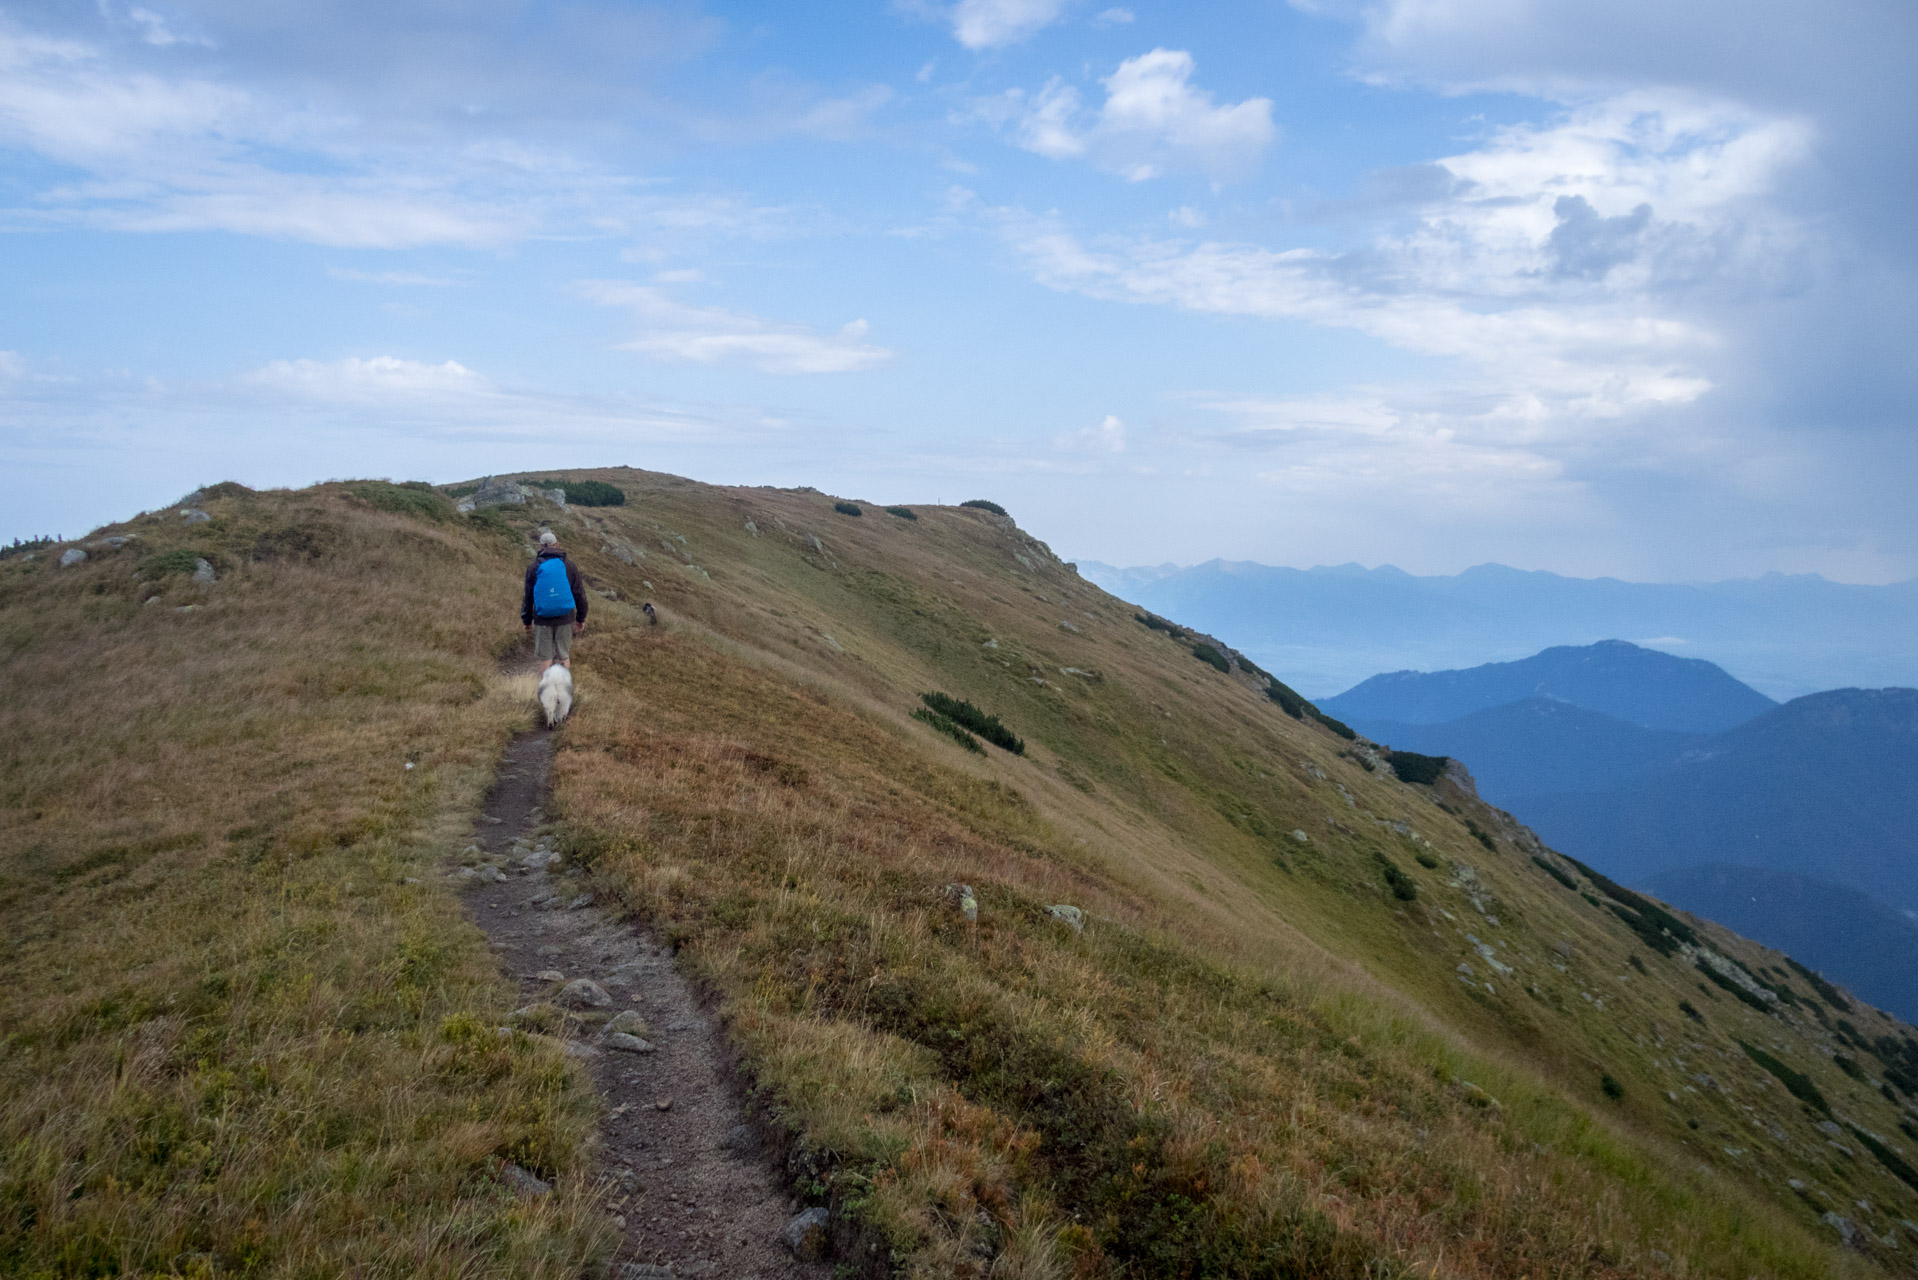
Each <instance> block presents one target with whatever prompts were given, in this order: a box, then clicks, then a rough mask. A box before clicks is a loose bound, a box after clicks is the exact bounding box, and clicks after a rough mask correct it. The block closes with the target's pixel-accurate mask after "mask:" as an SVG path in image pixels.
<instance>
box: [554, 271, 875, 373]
mask: <svg viewBox="0 0 1918 1280" xmlns="http://www.w3.org/2000/svg"><path fill="white" fill-rule="evenodd" d="M581 291H582V293H584V295H585V296H586V297H587V298H589V299H590V300H592V301H594V302H597V303H600V304H602V305H604V306H610V307H624V308H627V309H629V310H630V311H632V312H633V314H634V315H635V316H637V317H638V319H639V321H640V325H641V330H640V333H639V335H638V336H637V337H635V338H632V339H631V340H629V341H626V342H622V343H619V344H618V345H619V348H620V349H621V350H625V351H636V352H638V353H640V354H641V355H645V356H649V357H651V358H653V359H655V360H670V361H685V362H689V363H694V364H716V363H719V362H722V361H738V362H740V363H743V364H749V365H752V366H753V367H754V368H756V369H759V370H760V371H761V372H764V373H780V374H802V373H852V372H856V371H858V370H861V369H870V368H873V367H874V366H876V365H880V364H883V363H885V362H886V361H887V360H890V359H891V358H892V352H891V351H888V350H887V349H886V348H884V347H880V346H874V345H873V344H871V343H869V342H867V341H866V330H867V325H866V322H865V321H864V320H854V321H852V322H850V323H848V324H846V325H845V326H843V327H842V328H840V329H839V330H838V331H837V332H833V333H820V332H818V331H817V330H814V329H809V328H806V327H805V326H803V325H793V324H780V323H777V322H775V321H771V320H764V319H761V318H760V317H758V316H754V315H748V314H746V313H744V312H739V311H730V310H727V309H726V308H724V307H700V306H693V305H690V304H687V303H684V302H680V301H679V300H678V299H676V298H673V297H672V296H671V295H669V294H667V293H666V292H665V291H663V290H661V289H658V288H655V287H653V286H651V285H641V284H630V283H625V282H621V281H605V280H600V281H588V282H586V283H585V284H584V285H582V286H581Z"/></svg>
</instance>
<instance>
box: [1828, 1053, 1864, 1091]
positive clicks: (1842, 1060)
mask: <svg viewBox="0 0 1918 1280" xmlns="http://www.w3.org/2000/svg"><path fill="white" fill-rule="evenodd" d="M1831 1060H1832V1063H1833V1064H1834V1065H1835V1066H1836V1067H1837V1068H1838V1069H1839V1070H1840V1071H1842V1072H1844V1073H1845V1074H1846V1075H1848V1076H1850V1077H1851V1078H1852V1079H1854V1080H1856V1081H1857V1082H1858V1083H1859V1084H1864V1083H1865V1082H1866V1081H1865V1073H1864V1070H1863V1069H1862V1068H1860V1067H1859V1065H1858V1059H1856V1058H1854V1057H1851V1056H1850V1055H1849V1054H1843V1053H1834V1054H1833V1055H1832V1057H1831Z"/></svg>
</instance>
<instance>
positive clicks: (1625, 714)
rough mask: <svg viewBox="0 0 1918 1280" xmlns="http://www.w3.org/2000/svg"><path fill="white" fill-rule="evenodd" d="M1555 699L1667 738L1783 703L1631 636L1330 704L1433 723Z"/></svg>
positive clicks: (1425, 678)
mask: <svg viewBox="0 0 1918 1280" xmlns="http://www.w3.org/2000/svg"><path fill="white" fill-rule="evenodd" d="M1530 698H1549V699H1552V700H1554V701H1558V702H1565V703H1569V704H1571V705H1572V706H1574V707H1581V708H1583V709H1585V710H1587V711H1596V712H1598V713H1600V714H1602V715H1607V716H1611V717H1612V718H1614V719H1617V720H1623V721H1625V722H1626V723H1627V724H1635V725H1638V726H1640V727H1641V728H1645V729H1653V730H1660V731H1663V732H1667V733H1717V732H1719V731H1721V730H1724V729H1729V728H1732V727H1733V726H1735V725H1740V724H1743V723H1744V722H1745V721H1747V720H1750V719H1751V718H1752V717H1754V716H1757V715H1760V714H1762V713H1764V712H1766V711H1769V710H1771V709H1772V708H1773V707H1776V706H1777V705H1778V704H1777V703H1776V702H1774V701H1772V700H1771V699H1770V698H1767V697H1766V696H1765V695H1764V694H1762V693H1759V692H1758V691H1757V690H1756V689H1753V688H1751V687H1749V686H1748V685H1745V684H1742V683H1740V682H1739V681H1737V680H1735V679H1733V678H1732V677H1731V676H1730V675H1728V674H1726V672H1725V671H1724V670H1723V669H1722V668H1720V667H1717V666H1715V665H1713V664H1712V663H1709V662H1706V661H1704V660H1703V659H1700V658H1680V657H1676V656H1674V655H1672V654H1669V653H1662V652H1660V651H1659V650H1656V649H1646V648H1641V647H1640V646H1638V645H1635V644H1631V643H1629V642H1628V641H1624V640H1601V641H1599V642H1598V643H1597V644H1589V645H1578V646H1573V645H1560V646H1558V647H1555V648H1551V649H1546V650H1544V651H1543V652H1540V653H1536V654H1533V655H1532V656H1531V657H1529V658H1522V659H1520V660H1518V661H1516V662H1490V663H1486V664H1485V665H1483V666H1477V667H1469V668H1466V669H1463V670H1454V671H1394V672H1390V673H1387V674H1384V675H1376V676H1373V677H1372V678H1371V679H1369V680H1365V681H1362V682H1361V683H1359V684H1357V685H1355V686H1354V687H1352V688H1350V689H1348V690H1346V691H1345V692H1344V693H1341V694H1339V695H1338V696H1337V697H1333V698H1327V699H1325V700H1324V702H1323V705H1324V706H1325V708H1326V709H1327V710H1328V711H1330V712H1332V713H1333V714H1334V715H1338V716H1343V717H1346V718H1347V719H1367V720H1391V721H1399V722H1402V723H1406V724H1436V723H1439V722H1442V721H1446V720H1456V719H1458V718H1459V717H1461V716H1467V715H1471V714H1472V713H1474V712H1479V711H1487V710H1490V709H1491V708H1494V707H1499V706H1504V705H1505V704H1507V703H1512V702H1518V701H1521V700H1524V699H1530Z"/></svg>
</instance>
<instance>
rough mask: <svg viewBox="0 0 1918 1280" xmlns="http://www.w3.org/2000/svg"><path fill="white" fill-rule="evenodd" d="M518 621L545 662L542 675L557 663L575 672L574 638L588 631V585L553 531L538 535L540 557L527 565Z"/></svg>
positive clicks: (535, 654)
mask: <svg viewBox="0 0 1918 1280" xmlns="http://www.w3.org/2000/svg"><path fill="white" fill-rule="evenodd" d="M519 620H520V622H521V623H522V624H524V625H525V627H526V633H527V634H528V635H530V636H532V637H533V656H534V657H535V658H542V659H544V661H543V662H541V663H540V668H539V669H540V670H541V671H542V672H543V671H545V670H546V668H548V667H550V666H552V665H553V663H554V662H558V663H559V665H560V666H562V667H565V668H566V669H567V670H568V671H571V670H572V669H573V637H574V636H576V635H578V634H580V633H581V632H583V631H585V630H586V584H585V583H583V582H581V581H580V580H579V570H578V569H575V568H574V567H573V562H572V561H571V560H568V559H567V558H566V553H565V552H564V551H561V550H560V549H559V539H558V538H556V537H554V536H553V531H552V530H551V529H548V530H546V531H545V532H544V533H542V534H540V535H539V556H538V558H537V559H535V560H534V561H533V563H532V564H530V565H528V566H526V594H525V596H524V597H523V598H522V599H521V601H520V606H519Z"/></svg>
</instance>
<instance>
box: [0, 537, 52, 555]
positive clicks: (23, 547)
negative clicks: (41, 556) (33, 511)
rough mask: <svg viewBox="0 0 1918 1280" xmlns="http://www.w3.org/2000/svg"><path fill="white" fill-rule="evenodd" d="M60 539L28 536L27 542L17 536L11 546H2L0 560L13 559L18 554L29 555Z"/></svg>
mask: <svg viewBox="0 0 1918 1280" xmlns="http://www.w3.org/2000/svg"><path fill="white" fill-rule="evenodd" d="M58 541H59V540H58V539H57V538H53V537H44V538H28V539H27V540H26V541H25V542H22V541H21V540H20V539H18V538H15V539H14V540H13V544H12V545H11V546H5V547H0V560H11V559H13V557H15V556H17V555H27V554H31V553H32V552H35V551H41V550H44V549H45V548H47V547H51V546H53V545H55V544H56V543H57V542H58Z"/></svg>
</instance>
